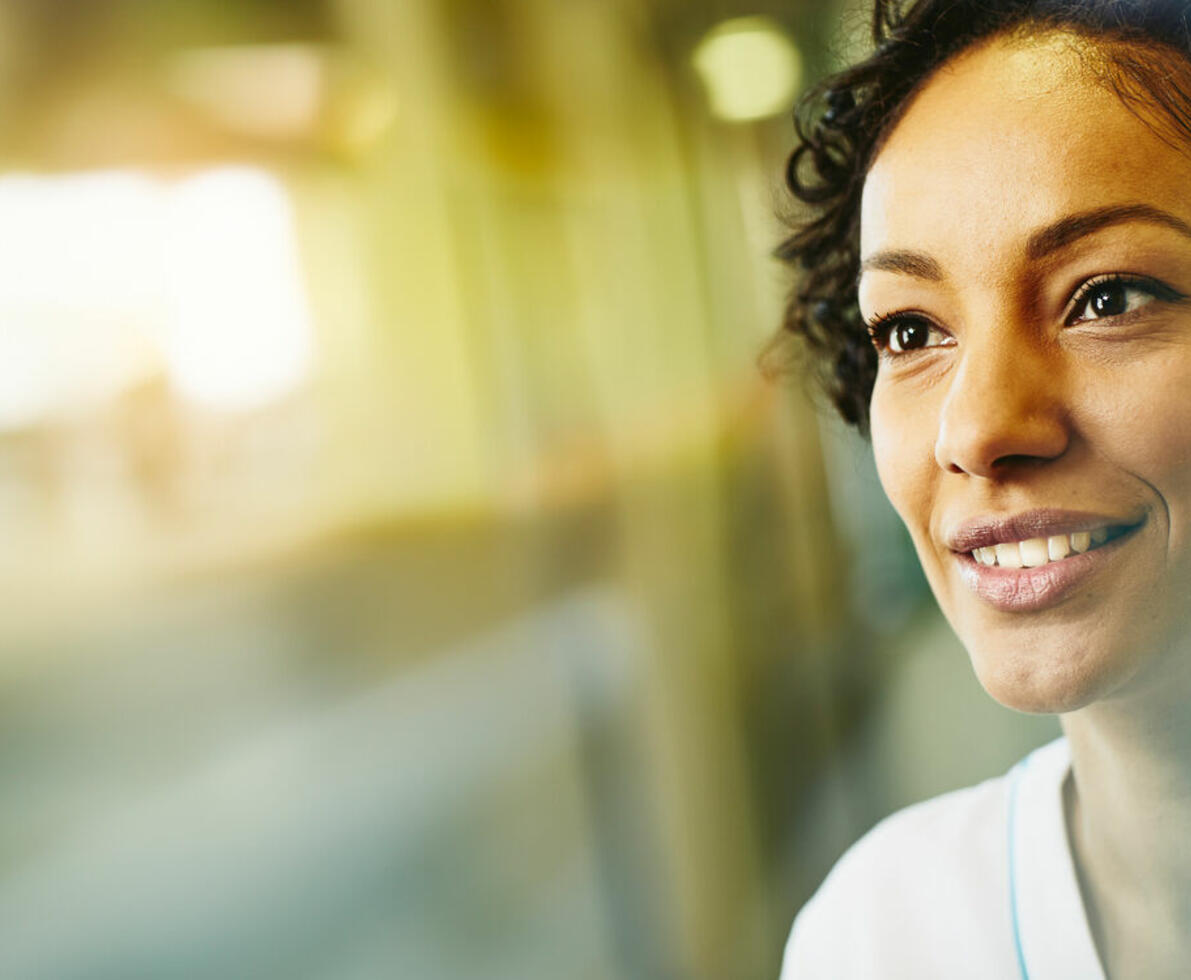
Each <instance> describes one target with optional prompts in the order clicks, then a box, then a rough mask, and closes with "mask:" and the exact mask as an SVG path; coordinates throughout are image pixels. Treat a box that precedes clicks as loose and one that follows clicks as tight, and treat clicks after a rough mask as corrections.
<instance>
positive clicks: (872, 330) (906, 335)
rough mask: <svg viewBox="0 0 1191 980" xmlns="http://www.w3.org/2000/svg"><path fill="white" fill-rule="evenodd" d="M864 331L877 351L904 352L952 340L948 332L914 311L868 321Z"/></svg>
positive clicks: (942, 344)
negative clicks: (866, 329) (866, 331)
mask: <svg viewBox="0 0 1191 980" xmlns="http://www.w3.org/2000/svg"><path fill="white" fill-rule="evenodd" d="M868 332H869V334H870V336H871V337H872V338H873V345H874V346H875V347H876V348H877V350H878V351H881V352H882V353H888V354H907V353H909V352H910V351H916V350H925V349H926V348H928V347H946V346H950V345H951V344H953V343H955V341H954V340H953V339H952V337H951V335H950V334H948V333H947V332H946V331H945V330H942V329H941V328H939V327H937V326H935V325H934V324H933V323H931V322H930V320H928V319H927V318H926V317H924V316H921V315H919V314H916V313H890V314H887V315H886V316H882V317H878V318H877V319H876V320H875V321H873V322H872V323H870V324H869V328H868Z"/></svg>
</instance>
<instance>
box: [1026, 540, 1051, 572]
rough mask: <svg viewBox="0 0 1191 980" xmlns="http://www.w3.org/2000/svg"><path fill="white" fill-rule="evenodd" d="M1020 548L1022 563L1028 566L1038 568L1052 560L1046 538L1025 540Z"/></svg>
mask: <svg viewBox="0 0 1191 980" xmlns="http://www.w3.org/2000/svg"><path fill="white" fill-rule="evenodd" d="M1020 548H1021V563H1022V564H1023V565H1024V566H1025V567H1026V568H1037V567H1038V566H1039V565H1045V564H1046V563H1047V562H1048V561H1050V555H1049V554H1047V551H1046V538H1030V540H1029V541H1023V542H1022V543H1021V545H1020Z"/></svg>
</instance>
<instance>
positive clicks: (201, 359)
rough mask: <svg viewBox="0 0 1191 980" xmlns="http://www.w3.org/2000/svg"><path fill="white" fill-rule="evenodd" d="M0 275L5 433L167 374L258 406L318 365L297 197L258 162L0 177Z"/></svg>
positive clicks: (191, 387)
mask: <svg viewBox="0 0 1191 980" xmlns="http://www.w3.org/2000/svg"><path fill="white" fill-rule="evenodd" d="M0 270H3V272H2V274H0V430H12V429H19V428H23V427H27V426H30V425H34V424H37V423H38V422H41V421H43V420H45V419H47V418H50V417H52V416H54V415H56V414H60V413H72V412H79V411H87V410H90V409H92V408H94V407H96V406H98V405H102V404H103V403H104V402H106V401H109V400H111V399H112V398H114V397H116V396H118V395H119V394H120V393H121V392H122V391H125V390H127V389H129V388H130V387H132V386H134V385H136V384H139V383H143V382H144V381H146V380H147V379H149V378H152V377H154V376H161V375H162V374H163V373H164V375H165V376H166V377H167V378H168V379H169V380H170V382H171V384H172V385H173V387H174V388H175V389H176V390H177V391H178V392H179V393H180V394H181V395H183V396H185V397H187V398H189V399H191V400H193V401H195V402H197V403H201V404H204V405H207V406H211V407H214V408H219V409H232V410H235V409H250V408H254V407H258V406H261V405H263V404H265V403H267V402H269V401H271V400H273V399H276V398H279V397H281V396H283V395H284V394H286V393H288V392H289V391H291V390H293V389H294V388H295V387H296V386H298V385H299V384H301V383H302V381H303V380H304V379H305V377H306V376H307V374H308V372H309V370H310V368H311V362H312V357H313V339H312V335H313V330H312V325H311V322H310V315H309V311H308V308H307V304H306V297H305V291H304V288H303V282H302V276H301V272H300V269H299V265H298V259H297V254H296V246H295V242H294V228H293V220H292V215H291V212H290V207H289V202H288V198H287V197H286V194H285V192H284V190H283V189H282V187H281V185H280V184H279V183H278V182H277V181H276V180H275V179H273V178H272V177H270V176H269V175H268V174H266V173H265V172H263V171H260V170H250V169H247V168H227V169H221V170H216V171H211V172H208V173H205V174H200V175H198V176H196V177H193V178H191V179H188V180H185V181H182V182H180V183H168V182H164V181H160V180H157V179H154V178H152V177H149V176H147V175H142V174H135V173H120V172H104V173H94V174H83V175H67V176H53V177H40V176H25V175H13V176H8V177H4V178H0Z"/></svg>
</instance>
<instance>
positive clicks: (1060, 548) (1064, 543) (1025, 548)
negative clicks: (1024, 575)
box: [972, 527, 1108, 568]
mask: <svg viewBox="0 0 1191 980" xmlns="http://www.w3.org/2000/svg"><path fill="white" fill-rule="evenodd" d="M1107 540H1108V528H1106V527H1098V528H1096V530H1094V531H1076V532H1075V533H1074V534H1054V535H1051V536H1050V537H1049V538H1030V539H1029V540H1027V541H1009V542H1005V543H1002V544H997V545H989V546H988V547H987V548H976V549H975V550H974V551H973V552H972V557H973V558H974V559H975V560H976V561H977V562H978V563H980V564H981V565H986V566H989V567H991V566H993V565H999V566H1000V567H1001V568H1039V567H1040V566H1042V565H1045V564H1047V563H1049V562H1052V561H1062V560H1063V559H1064V558H1066V557H1067V556H1068V555H1072V554H1077V555H1078V554H1082V553H1083V552H1085V551H1089V550H1091V549H1092V548H1093V547H1095V546H1097V545H1102V544H1104V542H1105V541H1107Z"/></svg>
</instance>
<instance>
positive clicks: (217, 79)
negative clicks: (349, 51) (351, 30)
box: [170, 44, 328, 139]
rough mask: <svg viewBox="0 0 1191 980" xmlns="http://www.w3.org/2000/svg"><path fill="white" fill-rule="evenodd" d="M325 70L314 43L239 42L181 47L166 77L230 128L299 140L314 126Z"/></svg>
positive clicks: (323, 94)
mask: <svg viewBox="0 0 1191 980" xmlns="http://www.w3.org/2000/svg"><path fill="white" fill-rule="evenodd" d="M327 74H328V73H327V65H326V59H325V57H324V53H323V51H322V50H321V49H320V48H319V47H317V46H316V45H313V44H269V45H243V46H239V47H227V48H201V49H198V50H193V51H186V52H183V53H182V54H180V55H178V57H177V59H176V60H175V61H174V63H173V64H172V66H171V69H170V81H171V87H172V88H173V89H174V91H175V92H177V93H178V94H179V95H180V96H182V97H183V98H184V99H186V100H187V101H188V102H190V103H191V104H192V105H195V106H197V107H199V108H200V109H202V110H203V111H204V112H206V113H207V114H208V115H209V116H211V117H212V118H213V119H215V120H216V121H217V122H219V123H221V124H222V125H224V126H227V127H228V128H229V129H233V130H236V131H239V132H244V133H248V134H250V135H254V136H263V137H267V138H271V139H297V138H302V137H306V136H309V135H310V134H311V133H312V132H313V131H314V130H315V129H316V127H317V125H318V122H319V119H320V117H321V115H322V112H323V109H324V105H325V102H326V99H327Z"/></svg>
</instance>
